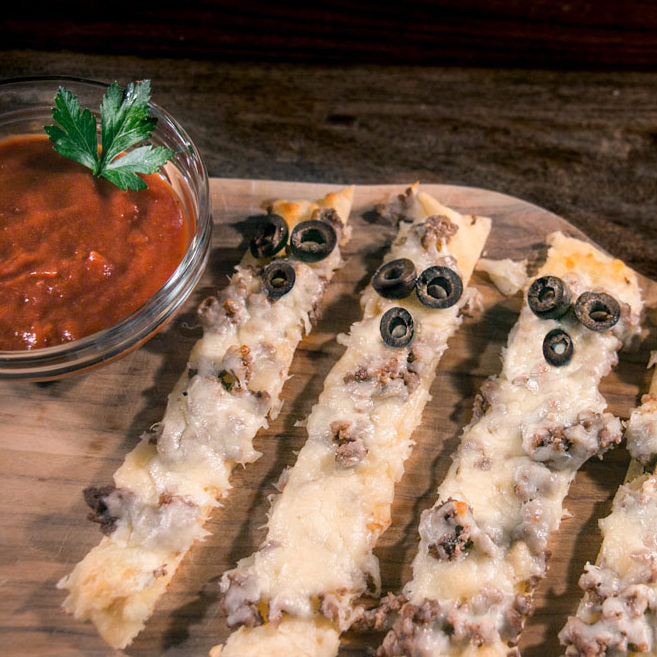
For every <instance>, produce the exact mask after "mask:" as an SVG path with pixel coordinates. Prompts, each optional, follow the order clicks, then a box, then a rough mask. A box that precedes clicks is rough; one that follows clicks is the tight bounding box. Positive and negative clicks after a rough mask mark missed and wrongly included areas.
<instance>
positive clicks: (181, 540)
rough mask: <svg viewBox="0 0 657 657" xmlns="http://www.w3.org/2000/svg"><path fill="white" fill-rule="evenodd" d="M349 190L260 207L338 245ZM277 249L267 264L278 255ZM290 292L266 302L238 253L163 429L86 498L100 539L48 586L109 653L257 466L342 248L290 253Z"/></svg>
mask: <svg viewBox="0 0 657 657" xmlns="http://www.w3.org/2000/svg"><path fill="white" fill-rule="evenodd" d="M352 199H353V188H352V187H349V188H346V189H343V190H341V191H339V192H336V193H330V194H328V195H327V196H326V197H325V198H323V199H321V200H318V201H315V202H311V201H294V202H287V201H282V200H279V201H275V202H273V203H272V204H271V205H270V206H269V207H268V210H269V211H271V212H273V213H275V214H278V215H280V216H282V217H283V218H284V219H285V220H286V222H287V224H288V226H289V229H290V232H291V231H292V229H293V227H294V226H295V225H296V224H297V223H299V222H301V221H304V220H307V219H311V218H312V219H320V220H324V221H327V222H330V223H331V224H333V226H334V228H335V229H336V232H337V235H338V241H339V242H340V244H344V243H345V242H346V241H347V239H348V234H349V228H348V225H347V220H348V217H349V213H350V210H351V203H352ZM284 254H285V251H282V252H281V254H280V255H278V256H277V257H284ZM288 261H289V262H290V263H291V264H292V265H293V267H294V270H295V275H296V280H295V283H294V287H293V288H292V289H291V290H290V291H289V292H288V293H287V294H285V295H284V296H281V297H280V298H278V299H276V300H271V299H270V298H269V297H268V295H267V292H266V290H265V289H264V286H263V280H262V276H261V274H262V271H263V268H264V266H265V265H266V264H267V263H268V262H269V260H268V259H264V260H262V261H258V260H256V259H255V258H254V257H253V256H252V255H251V254H250V253H247V254H246V255H245V256H244V258H243V259H242V262H241V263H240V265H238V266H237V267H236V272H235V273H234V274H233V276H232V278H231V280H230V283H229V285H228V286H227V287H226V288H225V289H224V290H223V291H222V292H220V293H219V294H218V295H217V296H214V297H210V298H209V299H206V301H204V302H203V304H201V306H200V308H199V317H200V320H201V323H202V325H203V328H204V332H203V337H202V338H201V339H200V340H199V341H198V342H197V343H196V345H195V346H194V349H193V351H192V354H191V356H190V359H189V363H188V366H187V370H186V371H185V373H184V374H183V375H182V376H181V378H180V379H179V381H178V382H177V384H176V386H175V387H174V390H173V392H172V393H171V394H170V395H169V399H168V403H167V408H166V412H165V415H164V419H163V420H162V422H161V423H160V424H159V426H157V427H156V428H155V430H154V431H153V432H151V433H150V434H146V435H144V436H143V437H142V440H141V442H140V443H139V444H138V445H137V447H136V448H135V449H134V450H133V451H132V452H130V453H129V454H128V455H127V457H126V459H125V462H124V463H123V465H122V466H121V467H120V468H119V470H118V471H117V472H116V473H115V475H114V486H109V487H105V488H102V489H88V490H87V491H85V498H86V499H87V502H88V503H89V504H90V505H91V506H92V508H94V510H95V512H96V518H95V519H96V520H97V521H98V522H100V523H101V528H102V529H103V530H104V531H103V533H105V534H106V536H105V538H103V539H102V541H101V543H100V544H99V545H98V546H97V547H95V548H93V549H92V550H91V551H90V552H89V553H88V554H87V556H86V557H85V558H84V559H83V560H82V561H81V562H80V563H78V564H77V566H76V567H75V569H74V570H73V572H72V573H71V574H70V575H68V576H66V577H64V578H63V579H62V580H61V581H60V582H59V584H58V586H59V587H60V588H64V589H68V591H69V595H68V597H67V598H66V600H65V601H64V608H65V609H66V611H68V612H71V613H73V614H74V615H75V617H76V618H79V619H84V620H91V621H92V622H93V623H94V624H95V625H96V627H97V628H98V631H99V632H100V634H101V636H102V637H103V638H104V639H105V641H107V642H108V643H109V644H110V645H112V646H114V647H116V648H124V647H125V646H127V645H128V644H129V643H130V642H131V641H132V639H133V638H134V637H135V636H136V635H137V634H138V633H139V632H140V631H141V629H142V628H143V626H144V623H145V621H146V620H147V619H148V618H149V617H150V615H151V614H152V612H153V608H154V606H155V604H156V602H157V600H158V598H159V596H160V595H161V594H162V593H163V592H164V590H165V589H166V587H167V585H168V584H169V582H170V581H171V579H172V577H173V574H174V572H175V570H176V568H177V567H178V564H179V563H180V561H181V560H182V558H183V557H184V555H185V553H186V552H187V551H188V550H189V549H190V547H191V546H192V544H193V543H194V541H196V540H197V539H201V538H203V537H204V536H205V535H206V534H207V531H206V530H205V529H204V528H203V526H204V523H205V521H206V519H207V518H208V516H209V514H210V512H211V510H212V509H213V508H214V507H215V506H218V504H219V502H218V500H219V499H220V498H221V497H223V496H224V495H226V493H227V492H228V489H229V488H230V484H229V476H230V473H231V471H232V469H233V467H234V466H235V464H237V463H240V464H246V463H251V462H253V461H255V460H256V459H257V458H258V457H259V456H260V453H259V452H257V451H256V450H255V449H254V448H253V438H254V436H255V434H256V432H257V431H258V429H260V428H261V427H266V426H267V418H268V417H271V418H274V417H275V416H276V415H277V414H278V412H279V410H280V406H281V403H282V402H281V400H280V393H281V389H282V387H283V384H284V383H285V380H286V379H287V377H288V372H289V368H290V364H291V362H292V357H293V355H294V352H295V350H296V347H297V345H298V344H299V341H300V340H301V337H302V335H303V332H304V330H305V331H306V332H307V331H309V330H310V320H311V318H312V316H313V314H314V313H315V311H316V309H317V306H318V304H319V303H320V301H321V298H322V294H323V292H324V289H325V287H326V285H327V283H328V282H329V281H330V279H331V278H332V276H333V273H334V271H335V270H336V269H337V268H339V267H340V266H342V264H343V260H342V257H341V254H340V247H339V246H336V247H335V248H334V249H333V251H332V252H331V253H330V255H328V257H326V258H325V259H323V260H321V261H319V262H315V263H305V262H301V261H300V260H297V259H296V258H294V257H292V256H290V257H289V259H288Z"/></svg>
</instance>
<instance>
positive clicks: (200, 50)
mask: <svg viewBox="0 0 657 657" xmlns="http://www.w3.org/2000/svg"><path fill="white" fill-rule="evenodd" d="M0 26H1V27H2V33H3V43H5V44H6V45H5V47H9V48H12V47H14V48H15V47H22V48H37V49H44V48H45V49H49V50H56V49H61V48H67V49H73V50H86V51H89V52H96V53H105V54H109V53H123V54H126V53H130V54H140V55H145V56H151V55H152V54H153V53H158V54H160V55H167V56H174V57H176V56H177V57H180V56H183V57H191V56H194V57H231V58H242V59H244V58H258V59H260V60H262V59H264V60H268V61H280V60H293V61H302V62H309V61H310V62H323V63H326V62H345V61H348V62H354V61H357V62H370V63H372V62H386V63H388V64H392V63H400V62H405V63H415V64H418V63H419V64H442V65H445V64H459V65H470V66H472V65H474V66H517V67H523V68H526V67H536V66H550V67H555V66H558V67H570V68H572V67H576V68H600V67H614V68H624V69H636V68H652V69H654V66H655V64H656V63H657V46H656V40H655V36H656V34H657V10H656V8H655V5H654V3H653V2H651V1H650V0H625V1H624V2H618V1H617V0H595V1H594V0H569V1H568V2H551V1H550V0H532V2H526V1H523V0H468V2H462V1H461V0H406V2H403V3H381V2H374V1H373V0H331V1H330V2H324V1H322V0H316V1H315V2H313V3H312V4H309V3H299V2H285V1H284V0H279V1H278V2H275V3H274V2H267V1H266V0H252V1H251V2H249V3H244V2H239V1H238V0H187V1H186V2H184V3H179V2H176V3H166V2H165V3H158V4H155V3H134V2H130V1H129V0H114V2H113V3H112V5H111V8H108V6H107V5H105V4H101V3H89V2H82V1H80V0H60V1H59V2H57V3H43V4H42V5H41V6H40V7H39V10H38V11H35V9H34V7H33V6H31V5H29V4H13V5H12V6H10V7H8V10H7V11H4V12H3V14H2V16H0Z"/></svg>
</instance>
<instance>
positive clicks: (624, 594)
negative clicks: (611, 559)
mask: <svg viewBox="0 0 657 657" xmlns="http://www.w3.org/2000/svg"><path fill="white" fill-rule="evenodd" d="M649 561H650V560H649ZM656 575H657V573H656V572H655V568H654V563H653V564H650V563H647V564H646V568H643V569H640V570H639V572H638V573H634V574H633V575H632V576H631V577H628V578H625V579H621V578H620V577H618V575H617V574H616V573H615V572H614V571H612V570H610V569H607V568H603V567H600V566H594V565H591V564H587V566H586V567H585V571H584V573H583V575H582V576H581V577H580V580H579V586H580V588H582V589H583V590H584V591H585V593H586V595H585V598H584V604H583V611H584V614H583V616H584V618H579V617H571V618H569V619H568V622H567V623H566V625H565V626H564V628H563V630H562V631H561V632H560V634H559V640H560V641H561V644H562V645H564V646H566V647H567V648H566V655H569V656H573V657H574V656H581V657H603V656H605V655H611V654H614V655H615V654H619V655H620V654H627V652H628V651H631V652H652V651H653V649H654V637H653V630H652V621H651V617H652V616H653V614H654V612H655V610H656V609H657V594H656V592H655V591H654V589H653V588H652V586H650V584H652V583H653V582H654V581H655V578H656ZM587 618H588V619H589V621H591V620H593V622H590V623H589V622H586V619H587Z"/></svg>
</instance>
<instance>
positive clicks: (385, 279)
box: [372, 258, 417, 299]
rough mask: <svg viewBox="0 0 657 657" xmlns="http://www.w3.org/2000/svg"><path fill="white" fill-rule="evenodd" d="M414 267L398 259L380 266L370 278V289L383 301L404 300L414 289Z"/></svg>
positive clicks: (404, 260) (408, 261)
mask: <svg viewBox="0 0 657 657" xmlns="http://www.w3.org/2000/svg"><path fill="white" fill-rule="evenodd" d="M416 278H417V275H416V273H415V265H414V264H413V261H412V260H409V259H408V258H398V259H397V260H391V261H390V262H386V263H385V264H383V265H381V266H380V267H379V268H378V269H377V270H376V272H374V276H372V287H373V288H374V289H375V290H376V291H377V292H378V294H380V295H381V296H382V297H384V298H385V299H404V298H405V297H407V296H408V295H409V294H410V293H411V292H412V291H413V288H414V287H415V279H416Z"/></svg>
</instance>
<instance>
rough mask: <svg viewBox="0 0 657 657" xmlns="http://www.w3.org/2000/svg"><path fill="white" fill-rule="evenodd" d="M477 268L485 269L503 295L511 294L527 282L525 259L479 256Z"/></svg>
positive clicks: (479, 269) (518, 290)
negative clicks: (499, 258) (491, 258)
mask: <svg viewBox="0 0 657 657" xmlns="http://www.w3.org/2000/svg"><path fill="white" fill-rule="evenodd" d="M477 270H478V271H485V272H486V273H487V274H488V276H490V279H491V281H492V282H493V284H494V285H495V287H496V288H497V289H498V290H499V291H500V292H501V293H502V294H504V295H505V296H513V295H514V294H516V293H517V292H520V290H522V289H523V288H524V287H525V285H526V284H527V261H526V260H521V261H519V262H518V261H517V260H511V259H510V258H505V259H504V260H490V259H489V258H480V259H479V262H478V263H477Z"/></svg>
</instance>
